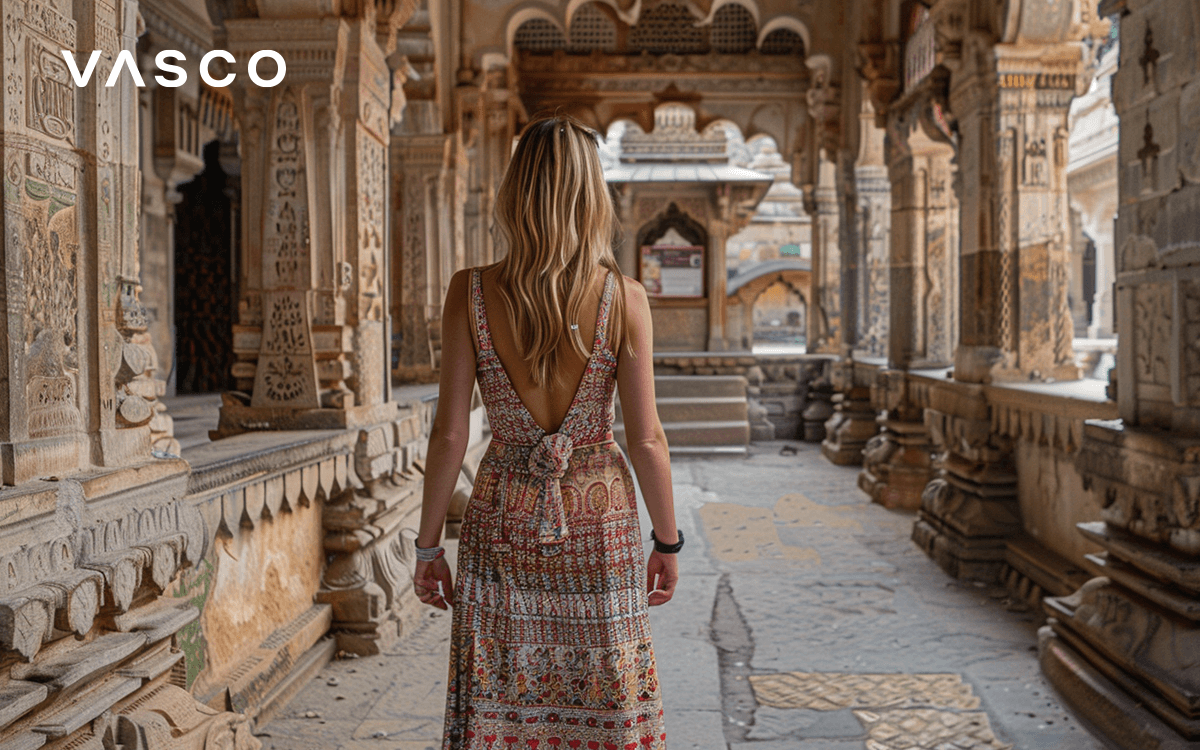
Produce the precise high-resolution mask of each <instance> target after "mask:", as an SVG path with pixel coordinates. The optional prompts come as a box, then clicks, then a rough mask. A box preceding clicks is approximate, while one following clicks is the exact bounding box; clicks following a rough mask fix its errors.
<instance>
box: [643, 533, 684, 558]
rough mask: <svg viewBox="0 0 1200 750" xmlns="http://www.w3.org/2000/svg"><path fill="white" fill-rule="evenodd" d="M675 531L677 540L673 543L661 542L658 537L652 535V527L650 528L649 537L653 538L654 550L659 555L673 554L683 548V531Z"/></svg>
mask: <svg viewBox="0 0 1200 750" xmlns="http://www.w3.org/2000/svg"><path fill="white" fill-rule="evenodd" d="M675 533H676V534H678V535H679V541H678V542H675V543H674V544H663V543H662V542H660V541H658V537H656V536H654V529H651V530H650V538H651V539H653V540H654V551H655V552H657V553H659V554H660V555H673V554H675V553H676V552H678V551H679V550H681V549H683V532H682V531H679V530H676V531H675Z"/></svg>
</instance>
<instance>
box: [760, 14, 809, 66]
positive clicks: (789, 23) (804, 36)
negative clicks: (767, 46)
mask: <svg viewBox="0 0 1200 750" xmlns="http://www.w3.org/2000/svg"><path fill="white" fill-rule="evenodd" d="M751 12H753V11H751ZM779 29H789V30H791V31H794V32H796V33H797V34H799V35H800V39H801V41H803V42H804V54H805V55H810V54H812V35H811V34H809V32H808V26H805V25H804V22H803V21H801V20H800V19H799V18H796V17H794V16H776V17H774V18H772V19H771V20H769V21H767V22H766V23H765V24H763V25H762V26H760V27H759V29H758V42H757V43H756V44H755V46H756V47H758V48H760V49H761V48H762V43H763V40H764V39H766V38H767V36H768V35H769V34H770V33H771V32H772V31H778V30H779Z"/></svg>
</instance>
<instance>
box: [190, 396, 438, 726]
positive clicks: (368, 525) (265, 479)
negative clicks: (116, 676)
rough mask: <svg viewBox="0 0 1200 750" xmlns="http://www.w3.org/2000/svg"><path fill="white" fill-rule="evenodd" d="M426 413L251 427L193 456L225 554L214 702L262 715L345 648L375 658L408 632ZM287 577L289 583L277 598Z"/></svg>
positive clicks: (199, 495) (207, 640)
mask: <svg viewBox="0 0 1200 750" xmlns="http://www.w3.org/2000/svg"><path fill="white" fill-rule="evenodd" d="M427 408H428V407H427V406H425V405H423V404H421V403H420V402H415V403H410V404H406V405H404V406H403V407H402V408H401V410H400V414H399V416H398V417H397V418H396V419H395V420H393V421H389V422H384V423H380V424H377V425H373V426H370V427H367V428H363V429H358V430H347V431H340V430H339V431H306V432H293V433H274V434H271V433H252V434H246V435H241V436H236V437H233V438H228V439H226V440H222V441H218V442H215V443H211V444H209V445H206V446H203V447H201V448H199V449H195V450H192V451H189V452H188V454H187V456H186V457H187V458H189V459H191V460H193V461H195V462H197V465H196V467H195V470H194V472H193V474H192V477H191V480H190V482H189V495H188V501H189V502H190V503H191V504H192V505H193V506H194V507H195V508H197V509H198V510H199V512H200V514H201V515H202V516H203V517H205V518H206V519H208V523H209V525H210V526H211V527H212V528H213V529H215V538H214V545H215V546H216V547H218V549H219V551H220V554H219V555H217V560H216V561H215V562H214V567H215V569H214V570H213V571H212V572H211V573H207V575H209V576H210V577H211V583H210V585H209V587H208V588H207V602H206V612H205V615H206V616H205V624H206V625H209V626H211V629H212V632H200V633H196V634H194V637H195V638H196V639H197V643H196V644H195V646H194V648H193V651H194V652H195V653H197V654H200V655H201V656H200V658H202V659H204V663H203V665H202V668H201V669H200V673H199V675H198V676H197V677H196V681H195V684H194V685H193V689H194V690H195V691H196V692H197V694H198V695H199V696H200V697H201V699H202V700H203V701H204V702H206V703H211V702H213V701H217V702H225V703H226V704H227V705H231V706H233V707H235V708H236V709H238V710H240V711H244V712H246V713H248V714H249V715H251V716H259V715H260V714H261V712H263V711H270V710H273V708H274V707H275V706H276V705H277V704H278V703H279V702H280V698H281V697H282V696H284V695H286V694H287V693H288V692H289V691H290V690H291V689H292V688H293V687H294V685H295V683H296V681H297V680H302V679H303V678H304V677H305V676H306V674H308V673H311V671H312V670H315V669H319V668H320V666H321V665H322V664H323V663H324V662H325V661H327V660H328V658H329V657H330V656H332V654H333V653H334V652H335V651H339V650H340V651H344V652H347V653H355V654H373V653H378V652H379V650H380V649H381V648H383V647H385V646H386V644H387V643H389V642H391V641H393V640H394V639H395V638H396V637H397V636H398V635H399V633H400V631H401V629H402V628H403V625H404V622H405V620H406V618H407V617H408V615H409V614H410V613H411V612H414V611H415V609H416V607H415V606H414V603H415V601H416V600H415V597H414V596H413V593H412V586H411V583H410V573H409V570H408V566H409V565H411V561H412V557H413V555H412V542H411V541H410V540H408V539H406V538H404V537H403V536H401V534H400V531H401V529H402V528H403V527H405V526H415V525H416V519H415V514H416V513H417V512H419V509H420V489H421V486H422V472H421V468H420V466H421V461H420V459H421V457H422V455H423V452H424V448H425V435H426V428H425V425H426V423H427V422H426V415H425V413H424V412H425V410H426V409H427ZM306 544H311V545H312V546H311V548H306V547H305V545H306ZM273 558H279V559H281V560H282V561H283V565H282V566H281V569H279V570H276V569H273V568H272V567H271V566H270V565H269V564H268V563H267V562H266V561H269V560H271V559H273ZM243 560H249V561H264V562H263V566H262V567H254V566H253V565H248V564H247V563H244V562H242V561H243ZM322 561H323V562H324V565H322V564H321V563H322ZM277 575H278V576H290V578H288V579H287V580H286V581H284V582H282V583H280V584H279V585H278V587H277V589H276V590H272V589H271V588H270V587H269V584H270V583H271V582H272V580H273V579H274V578H275V577H276V576H277ZM197 578H199V576H198V577H197ZM188 588H189V595H195V594H193V593H190V592H192V591H194V590H196V589H197V588H198V587H196V586H190V587H188ZM239 621H245V623H246V624H245V625H244V626H243V627H241V628H236V629H233V630H232V631H231V630H230V626H231V625H232V624H234V623H236V622H239ZM218 628H219V632H218ZM327 633H329V634H331V635H332V636H333V638H332V639H331V640H329V641H327V642H324V643H321V644H318V643H317V641H318V639H320V638H322V637H323V636H325V635H326V634H327ZM201 639H203V640H202V641H201ZM205 649H207V653H206V652H205ZM222 694H224V700H223V701H222V698H221V695H222Z"/></svg>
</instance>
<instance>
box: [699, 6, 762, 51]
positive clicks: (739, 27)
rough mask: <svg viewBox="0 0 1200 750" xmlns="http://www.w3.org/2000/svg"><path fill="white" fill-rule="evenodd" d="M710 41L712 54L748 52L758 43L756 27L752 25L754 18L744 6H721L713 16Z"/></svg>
mask: <svg viewBox="0 0 1200 750" xmlns="http://www.w3.org/2000/svg"><path fill="white" fill-rule="evenodd" d="M710 41H711V43H712V48H713V51H714V52H725V53H731V54H738V53H742V52H749V51H750V50H752V49H754V43H755V42H756V41H758V25H757V24H756V23H754V16H752V15H750V11H749V10H747V9H746V6H744V5H740V4H738V3H730V4H729V5H722V6H721V7H720V8H718V9H717V12H716V14H715V15H714V16H713V22H712V32H711V35H710Z"/></svg>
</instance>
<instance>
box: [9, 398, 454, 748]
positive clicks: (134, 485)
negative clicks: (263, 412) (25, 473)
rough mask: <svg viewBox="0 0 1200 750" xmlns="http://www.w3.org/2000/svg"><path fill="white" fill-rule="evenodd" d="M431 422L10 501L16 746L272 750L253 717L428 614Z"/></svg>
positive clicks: (263, 442) (61, 487)
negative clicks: (412, 531) (424, 561)
mask: <svg viewBox="0 0 1200 750" xmlns="http://www.w3.org/2000/svg"><path fill="white" fill-rule="evenodd" d="M431 412H432V402H429V401H422V400H419V399H414V400H411V401H408V402H406V403H404V404H402V405H400V407H399V408H398V410H397V414H396V417H395V418H394V419H392V420H389V421H385V422H381V423H379V424H375V425H371V426H369V427H365V428H361V429H354V430H311V431H303V432H260V433H247V434H244V435H240V436H236V437H232V438H228V439H225V440H221V441H217V442H212V443H205V444H202V445H199V446H196V447H193V448H191V449H188V450H186V451H185V452H184V458H183V459H182V460H181V459H179V458H168V459H161V460H152V461H151V462H148V463H144V464H141V465H136V466H133V467H129V468H126V469H122V470H118V471H112V472H108V473H104V474H100V475H85V476H82V477H79V478H75V477H69V478H60V479H52V480H47V481H39V482H33V483H28V484H25V485H22V486H21V487H19V488H13V489H8V490H5V491H4V492H3V494H2V495H0V500H3V501H4V504H5V507H6V508H9V509H11V511H10V513H9V515H8V517H7V518H6V519H5V523H4V525H3V526H2V527H0V550H4V553H3V554H2V555H0V571H3V572H4V576H3V577H2V578H0V654H3V656H4V659H3V662H2V664H3V668H4V670H5V673H6V679H5V680H4V681H3V682H0V746H2V747H5V748H9V747H21V748H25V747H29V748H36V747H43V746H44V747H50V748H66V747H71V748H81V747H89V748H90V747H96V748H100V747H108V746H110V745H111V744H112V743H126V746H128V747H141V746H142V745H134V744H128V743H131V742H133V739H132V738H134V737H135V736H140V734H143V733H144V734H146V735H147V736H159V734H160V733H162V732H166V733H167V734H166V735H162V736H168V735H169V736H170V737H171V738H172V739H171V744H169V745H164V747H167V746H169V747H182V746H184V744H178V743H181V742H184V741H185V740H186V741H187V742H191V743H192V744H188V745H187V746H189V747H193V746H194V747H205V748H233V747H237V748H239V749H242V748H254V747H257V746H258V741H257V740H256V739H254V738H253V737H252V736H251V734H250V723H249V722H250V721H251V720H254V719H259V720H261V719H263V718H264V717H266V716H269V715H270V713H271V712H272V711H274V710H275V709H276V708H277V707H278V706H280V705H282V704H284V703H286V699H287V698H288V697H289V696H290V695H291V693H292V691H293V690H294V689H295V687H296V686H298V685H299V684H302V683H303V682H304V680H306V679H307V678H308V677H309V676H311V674H312V673H313V672H314V671H315V670H316V669H319V668H320V666H322V665H323V664H324V663H325V662H326V661H327V660H328V659H329V658H331V657H332V656H333V654H334V653H335V652H336V651H338V650H342V651H345V652H349V653H358V654H367V653H377V652H378V651H379V649H380V648H382V647H384V646H385V645H386V644H387V643H388V642H389V641H390V640H391V639H394V638H395V637H396V636H398V635H399V633H400V632H401V630H402V628H403V627H404V624H405V622H406V621H407V619H408V618H409V616H410V614H411V613H413V612H415V611H416V607H415V601H416V600H415V597H414V596H413V594H412V587H411V584H410V582H409V575H410V574H409V568H408V566H409V565H410V564H411V561H412V542H411V541H410V540H408V539H407V538H405V537H404V536H402V535H401V533H400V532H401V530H402V529H403V528H404V527H406V526H415V525H416V514H417V513H419V508H420V489H421V486H422V473H423V465H422V459H423V452H424V448H425V441H426V439H427V437H426V436H427V434H428V427H429V424H430V418H431ZM327 635H332V638H326V636H327ZM193 696H195V697H193ZM208 706H218V707H224V708H226V709H231V710H227V711H222V710H217V711H214V710H212V709H210V708H208ZM122 738H124V739H122ZM187 738H194V740H193V739H187ZM127 740H128V742H127ZM206 743H207V744H206ZM185 744H186V743H185ZM147 747H149V746H148V745H147Z"/></svg>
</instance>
